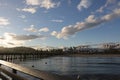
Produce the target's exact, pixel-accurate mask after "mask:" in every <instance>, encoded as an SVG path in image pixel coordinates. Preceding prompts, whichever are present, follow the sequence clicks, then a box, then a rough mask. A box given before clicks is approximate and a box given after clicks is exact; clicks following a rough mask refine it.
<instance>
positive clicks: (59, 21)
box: [51, 20, 63, 23]
mask: <svg viewBox="0 0 120 80" xmlns="http://www.w3.org/2000/svg"><path fill="white" fill-rule="evenodd" d="M51 21H52V22H58V23H62V22H63V20H51Z"/></svg>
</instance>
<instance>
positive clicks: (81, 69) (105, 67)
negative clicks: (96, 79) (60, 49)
mask: <svg viewBox="0 0 120 80" xmlns="http://www.w3.org/2000/svg"><path fill="white" fill-rule="evenodd" d="M19 64H21V65H24V66H28V67H32V65H34V68H35V69H38V70H43V71H48V72H52V73H56V74H59V75H79V74H120V57H50V58H45V59H38V60H26V61H24V62H20V63H19Z"/></svg>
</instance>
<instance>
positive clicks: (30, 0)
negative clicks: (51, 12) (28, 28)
mask: <svg viewBox="0 0 120 80" xmlns="http://www.w3.org/2000/svg"><path fill="white" fill-rule="evenodd" d="M39 1H40V0H26V4H27V5H39V4H40V3H39Z"/></svg>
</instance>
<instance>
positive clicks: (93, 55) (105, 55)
mask: <svg viewBox="0 0 120 80" xmlns="http://www.w3.org/2000/svg"><path fill="white" fill-rule="evenodd" d="M65 56H73V57H120V54H68V55H65Z"/></svg>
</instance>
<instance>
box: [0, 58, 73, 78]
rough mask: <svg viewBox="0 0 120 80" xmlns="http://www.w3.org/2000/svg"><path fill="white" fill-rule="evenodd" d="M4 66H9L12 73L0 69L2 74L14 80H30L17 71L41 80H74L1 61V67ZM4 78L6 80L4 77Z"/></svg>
mask: <svg viewBox="0 0 120 80" xmlns="http://www.w3.org/2000/svg"><path fill="white" fill-rule="evenodd" d="M2 65H4V66H7V67H9V68H11V69H12V72H9V71H7V70H5V69H3V68H2V67H0V72H3V73H5V74H7V75H8V76H10V77H11V78H12V80H28V79H26V78H23V77H21V76H19V75H17V71H19V72H22V73H24V74H27V75H30V76H33V77H36V78H38V79H40V80H73V79H71V78H67V77H64V76H60V75H57V74H52V73H49V72H45V71H39V70H36V69H33V68H28V67H23V66H20V65H17V64H14V63H11V62H7V61H3V60H0V66H2ZM0 76H1V73H0ZM2 77H3V78H5V76H4V75H3V76H2Z"/></svg>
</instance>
